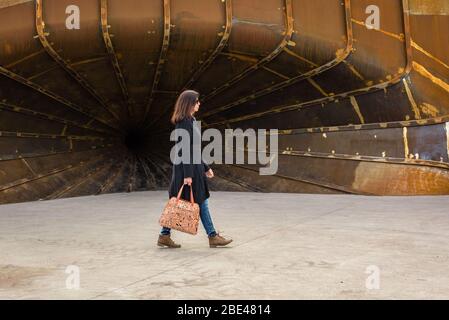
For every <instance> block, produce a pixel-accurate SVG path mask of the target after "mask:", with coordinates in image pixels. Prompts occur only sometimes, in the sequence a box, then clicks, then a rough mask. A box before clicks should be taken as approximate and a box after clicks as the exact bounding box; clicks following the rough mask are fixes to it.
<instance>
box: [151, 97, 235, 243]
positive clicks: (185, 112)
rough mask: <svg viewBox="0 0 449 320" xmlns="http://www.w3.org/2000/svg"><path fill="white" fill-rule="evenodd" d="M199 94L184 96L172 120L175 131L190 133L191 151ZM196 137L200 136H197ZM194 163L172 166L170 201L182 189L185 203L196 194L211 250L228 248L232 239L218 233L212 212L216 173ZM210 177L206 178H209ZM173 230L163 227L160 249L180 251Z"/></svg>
mask: <svg viewBox="0 0 449 320" xmlns="http://www.w3.org/2000/svg"><path fill="white" fill-rule="evenodd" d="M198 98H199V93H198V92H196V91H193V90H186V91H184V92H182V93H181V94H180V95H179V97H178V100H177V101H176V104H175V109H174V111H173V115H172V117H171V122H172V124H174V125H175V126H176V127H175V129H184V130H187V132H188V133H189V136H190V150H191V152H192V150H193V147H192V144H193V134H194V130H196V129H195V127H194V121H196V119H195V117H194V114H195V112H197V111H198V109H199V107H200V102H199V99H198ZM195 134H201V133H200V132H196V133H195ZM192 158H193V153H191V154H190V159H192ZM192 162H193V161H192V160H191V161H190V162H188V163H182V162H181V163H179V164H173V173H172V178H171V181H170V187H169V190H168V193H169V198H172V197H176V196H177V194H178V192H179V189H180V188H181V186H182V185H187V186H188V187H187V186H184V188H183V192H182V194H181V197H182V198H183V199H185V200H190V188H192V191H193V198H194V201H195V202H196V203H198V205H199V207H200V218H201V223H202V224H203V226H204V229H205V231H206V233H207V235H208V238H209V246H210V247H211V248H215V247H217V246H225V245H227V244H229V243H231V242H232V239H225V238H224V237H222V236H221V235H220V234H218V233H217V232H216V231H215V228H214V224H213V222H212V218H211V216H210V212H209V207H208V204H209V201H208V198H209V197H210V194H209V188H208V185H207V178H213V177H214V172H213V171H212V169H211V168H209V166H208V165H207V164H206V163H204V162H203V161H201V164H194V163H192ZM206 177H207V178H206ZM170 231H171V229H170V228H167V227H163V228H162V230H161V232H160V234H159V239H158V241H157V245H158V246H161V247H169V248H180V247H181V245H180V244H177V243H175V242H174V241H173V240H172V239H171V237H170V233H171V232H170Z"/></svg>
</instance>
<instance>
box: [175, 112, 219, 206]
mask: <svg viewBox="0 0 449 320" xmlns="http://www.w3.org/2000/svg"><path fill="white" fill-rule="evenodd" d="M193 121H196V120H195V118H186V119H184V120H182V121H180V122H178V123H177V124H176V127H175V129H178V128H182V129H185V130H187V131H188V132H189V136H190V148H191V149H190V151H191V161H190V162H189V163H182V162H181V163H179V164H173V166H172V177H171V181H170V186H169V189H168V195H169V198H171V197H176V196H177V195H178V192H179V189H180V188H181V186H182V185H183V183H184V178H188V177H191V178H192V188H193V198H194V200H195V202H196V203H198V204H201V203H202V202H203V201H204V200H206V199H207V198H209V196H210V194H209V187H208V185H207V177H206V175H205V173H206V171H208V170H209V166H208V165H207V164H206V163H204V161H201V164H194V163H193V130H194V126H193ZM199 134H201V133H199ZM178 141H180V139H178ZM181 198H182V199H185V200H190V186H188V185H185V186H184V189H183V191H182V194H181Z"/></svg>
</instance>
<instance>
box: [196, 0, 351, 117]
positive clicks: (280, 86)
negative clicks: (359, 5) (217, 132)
mask: <svg viewBox="0 0 449 320" xmlns="http://www.w3.org/2000/svg"><path fill="white" fill-rule="evenodd" d="M344 5H345V18H346V37H347V38H346V39H347V40H346V47H345V49H344V51H343V52H341V53H339V54H338V55H337V56H336V58H335V59H333V60H332V61H329V62H328V63H326V64H324V65H321V66H319V67H317V68H315V69H312V70H310V71H308V72H306V73H303V74H301V75H299V76H297V77H294V78H291V79H288V80H286V81H283V82H280V83H276V84H274V85H272V86H270V87H268V88H265V89H262V90H259V91H257V92H255V93H252V94H250V95H247V96H245V97H242V98H238V99H237V100H235V101H233V102H230V103H228V104H226V105H224V106H222V107H218V108H214V109H213V110H211V111H209V112H205V113H203V114H202V115H201V118H202V119H203V118H207V117H209V116H211V115H214V114H217V113H219V112H222V111H225V110H228V109H231V108H234V107H236V106H238V105H240V104H242V103H245V102H248V101H251V100H255V99H257V98H260V97H262V96H264V95H267V94H271V93H273V92H276V91H278V90H281V89H284V88H287V87H289V86H291V85H293V84H295V83H298V82H300V81H303V80H305V79H308V78H311V77H313V76H316V75H318V74H320V73H322V72H324V71H327V70H329V69H331V68H333V67H335V66H337V65H339V64H340V63H341V62H343V61H345V60H346V59H347V58H348V57H349V55H350V54H351V53H352V50H353V43H354V37H353V31H352V23H351V1H350V0H345V2H344Z"/></svg>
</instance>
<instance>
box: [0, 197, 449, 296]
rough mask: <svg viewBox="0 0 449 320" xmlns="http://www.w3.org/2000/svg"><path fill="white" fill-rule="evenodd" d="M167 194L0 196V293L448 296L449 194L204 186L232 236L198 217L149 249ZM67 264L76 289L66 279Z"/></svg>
mask: <svg viewBox="0 0 449 320" xmlns="http://www.w3.org/2000/svg"><path fill="white" fill-rule="evenodd" d="M166 200H167V192H166V191H160V192H159V191H156V192H133V193H125V194H107V195H102V196H88V197H81V198H69V199H60V200H52V201H37V202H28V203H19V204H10V205H2V206H0V253H1V254H0V298H2V299H36V298H37V299H324V298H330V299H380V298H382V299H384V298H386V299H408V298H420V299H421V298H423V299H430V298H437V299H448V298H449V210H448V208H449V197H447V196H441V197H437V196H420V197H367V196H350V195H308V194H277V193H270V194H262V193H235V192H212V193H211V198H210V210H211V213H212V218H213V220H214V222H215V225H216V228H217V229H218V230H222V231H224V233H225V234H226V235H228V236H231V237H232V238H233V239H234V242H233V243H232V244H231V246H230V247H229V248H219V249H211V248H209V246H208V243H207V237H206V235H205V233H204V229H203V227H202V226H200V228H201V229H200V233H199V234H198V235H197V236H191V235H188V234H181V233H179V232H174V234H173V238H174V239H175V240H176V241H178V242H180V243H182V248H181V249H162V248H159V247H157V246H156V239H157V234H158V231H159V226H158V223H157V220H158V218H159V215H160V212H161V211H162V209H163V207H164V205H165V202H166ZM70 265H75V266H77V267H78V268H79V271H80V278H79V280H80V288H79V289H68V288H67V285H66V282H67V278H68V277H70V278H69V280H70V279H73V277H72V276H73V274H68V273H66V270H67V269H66V268H67V267H68V266H70ZM69 271H70V270H69ZM373 271H374V273H371V272H373ZM377 275H378V277H376V276H377ZM373 279H374V280H373ZM373 281H374V282H373ZM376 281H377V282H376ZM70 283H72V282H70V281H69V284H70ZM367 283H368V284H371V285H368V287H367ZM376 283H377V284H378V285H379V286H378V287H379V288H378V289H376Z"/></svg>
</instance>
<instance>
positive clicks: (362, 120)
mask: <svg viewBox="0 0 449 320" xmlns="http://www.w3.org/2000/svg"><path fill="white" fill-rule="evenodd" d="M349 99H350V100H351V104H352V106H353V107H354V110H355V112H356V113H357V115H358V117H359V119H360V122H361V123H362V124H365V119H364V118H363V115H362V112H361V111H360V107H359V104H358V102H357V100H356V98H355V97H354V96H350V97H349Z"/></svg>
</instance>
